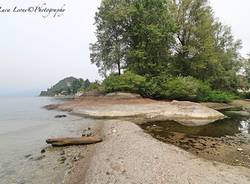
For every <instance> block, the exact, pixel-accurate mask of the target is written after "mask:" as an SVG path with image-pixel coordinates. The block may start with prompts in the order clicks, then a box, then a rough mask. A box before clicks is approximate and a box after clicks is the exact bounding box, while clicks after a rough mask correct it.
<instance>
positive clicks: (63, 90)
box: [40, 77, 90, 96]
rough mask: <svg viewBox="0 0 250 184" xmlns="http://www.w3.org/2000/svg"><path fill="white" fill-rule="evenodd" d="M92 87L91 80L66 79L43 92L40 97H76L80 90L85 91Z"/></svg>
mask: <svg viewBox="0 0 250 184" xmlns="http://www.w3.org/2000/svg"><path fill="white" fill-rule="evenodd" d="M89 85H90V82H89V80H88V79H87V80H86V81H84V80H83V79H76V78H74V77H68V78H65V79H63V80H61V81H59V82H58V83H56V84H55V85H54V86H52V87H51V88H49V89H48V90H47V91H42V92H41V94H40V96H56V95H74V94H76V93H77V92H78V91H79V90H81V89H85V88H87V87H88V86H89Z"/></svg>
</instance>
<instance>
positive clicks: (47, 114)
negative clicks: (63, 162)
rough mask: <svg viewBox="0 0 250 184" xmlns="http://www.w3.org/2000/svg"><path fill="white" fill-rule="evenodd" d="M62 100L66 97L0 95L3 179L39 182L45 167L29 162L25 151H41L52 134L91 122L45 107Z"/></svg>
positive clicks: (71, 132)
mask: <svg viewBox="0 0 250 184" xmlns="http://www.w3.org/2000/svg"><path fill="white" fill-rule="evenodd" d="M59 102H62V99H55V98H45V97H26V98H18V97H11V98H0V158H1V159H0V183H24V181H25V183H36V182H35V181H36V180H38V179H39V177H43V174H42V173H43V172H44V169H42V167H41V165H39V164H37V163H36V164H35V163H33V162H32V163H31V162H29V159H28V158H26V157H25V155H32V156H39V155H41V153H40V151H41V149H42V148H44V147H46V146H47V145H46V143H45V140H46V139H47V138H48V137H54V136H60V135H63V136H65V135H75V134H76V133H77V131H78V130H79V129H80V128H81V127H82V126H83V125H86V123H88V121H87V120H86V119H84V118H79V117H76V116H71V115H67V117H66V118H62V119H55V118H54V116H55V115H58V114H65V113H62V112H57V111H47V110H45V109H43V108H41V107H42V106H44V105H47V104H51V103H59ZM39 173H40V174H39ZM39 181H43V180H39ZM44 183H46V182H44Z"/></svg>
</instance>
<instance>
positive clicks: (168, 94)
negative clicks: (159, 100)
mask: <svg viewBox="0 0 250 184" xmlns="http://www.w3.org/2000/svg"><path fill="white" fill-rule="evenodd" d="M164 89H165V90H164V97H165V98H167V99H172V100H173V99H176V100H193V101H200V100H202V99H203V98H204V96H206V94H207V93H208V91H210V87H209V86H208V85H206V84H205V83H203V82H201V81H199V80H197V79H195V78H193V77H177V78H174V79H170V80H168V81H166V83H165V84H164Z"/></svg>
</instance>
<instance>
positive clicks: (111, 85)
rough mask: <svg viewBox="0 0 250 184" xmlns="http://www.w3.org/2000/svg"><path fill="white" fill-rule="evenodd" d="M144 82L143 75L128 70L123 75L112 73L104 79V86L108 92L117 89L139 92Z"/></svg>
mask: <svg viewBox="0 0 250 184" xmlns="http://www.w3.org/2000/svg"><path fill="white" fill-rule="evenodd" d="M144 83H145V78H144V77H143V76H140V75H137V74H134V73H132V72H130V71H127V72H125V73H124V74H122V75H117V74H111V75H110V76H109V77H108V78H106V79H105V80H104V81H103V86H104V89H105V91H106V92H107V93H110V92H117V91H123V92H134V93H139V91H140V89H141V88H142V86H143V84H144Z"/></svg>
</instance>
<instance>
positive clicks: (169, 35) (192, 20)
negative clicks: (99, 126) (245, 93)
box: [90, 0, 250, 93]
mask: <svg viewBox="0 0 250 184" xmlns="http://www.w3.org/2000/svg"><path fill="white" fill-rule="evenodd" d="M95 25H96V27H97V29H96V37H97V41H96V42H95V43H93V44H91V47H90V49H91V56H90V57H91V62H92V63H94V64H96V65H97V67H98V68H99V72H100V74H101V75H103V76H104V77H105V78H108V77H109V75H110V74H111V75H114V74H113V73H116V74H117V75H121V74H122V73H123V72H126V71H129V72H131V73H133V74H136V75H139V76H143V77H144V78H145V80H146V82H148V83H150V82H151V83H159V84H162V83H167V82H168V81H170V80H173V79H175V78H176V79H178V80H180V79H185V78H190V77H191V78H193V79H194V80H199V81H201V82H202V83H204V84H207V85H208V86H209V87H210V88H211V89H213V90H220V91H229V92H232V93H237V90H238V89H243V88H244V89H247V88H249V82H250V80H249V79H250V77H249V76H250V73H249V71H250V70H249V69H250V67H249V66H250V64H249V63H250V61H249V59H244V58H242V56H241V55H240V52H239V51H240V49H241V41H240V40H236V39H235V38H234V36H233V34H232V32H231V28H230V27H229V26H226V25H223V24H222V23H221V22H220V21H219V20H218V19H216V18H215V16H214V13H213V10H212V8H211V6H210V5H209V2H208V1H207V0H103V1H102V3H101V6H100V7H99V9H98V12H97V13H96V16H95ZM152 80H153V81H152Z"/></svg>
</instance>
